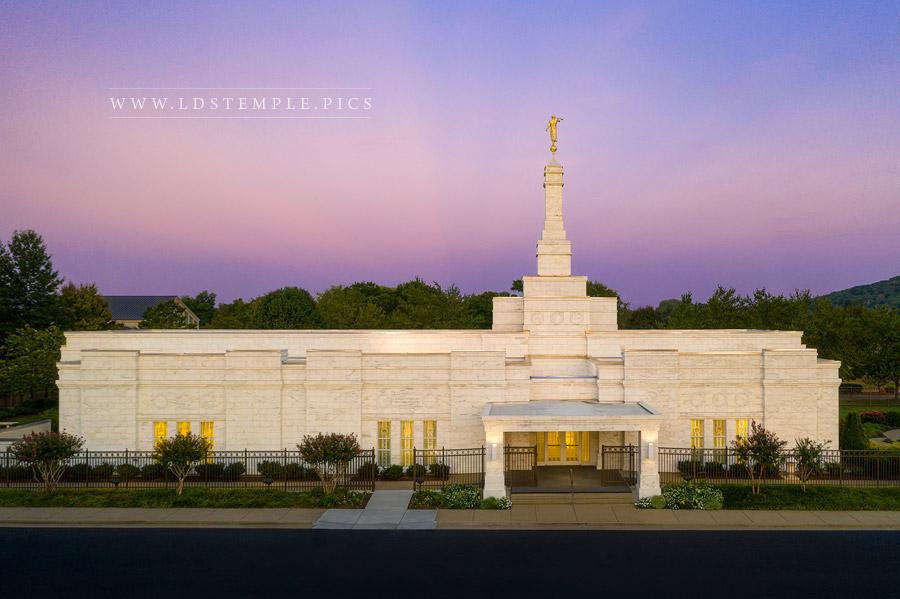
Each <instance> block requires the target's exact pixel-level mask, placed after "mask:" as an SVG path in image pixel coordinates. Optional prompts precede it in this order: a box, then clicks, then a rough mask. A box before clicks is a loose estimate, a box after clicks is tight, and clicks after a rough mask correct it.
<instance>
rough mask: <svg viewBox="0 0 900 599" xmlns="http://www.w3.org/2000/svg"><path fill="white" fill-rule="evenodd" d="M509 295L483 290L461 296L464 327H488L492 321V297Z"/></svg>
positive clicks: (507, 294) (507, 295)
mask: <svg viewBox="0 0 900 599" xmlns="http://www.w3.org/2000/svg"><path fill="white" fill-rule="evenodd" d="M495 297H509V293H507V292H505V291H504V292H501V293H498V292H496V291H485V292H484V293H474V294H472V295H467V296H465V297H464V298H463V317H464V324H465V325H466V327H465V328H471V329H489V328H491V326H492V325H493V323H494V298H495Z"/></svg>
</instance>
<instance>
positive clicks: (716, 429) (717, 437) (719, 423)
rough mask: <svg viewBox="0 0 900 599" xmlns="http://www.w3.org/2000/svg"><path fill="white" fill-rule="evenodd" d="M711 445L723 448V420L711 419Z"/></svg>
mask: <svg viewBox="0 0 900 599" xmlns="http://www.w3.org/2000/svg"><path fill="white" fill-rule="evenodd" d="M713 447H715V448H716V449H725V421H724V420H713Z"/></svg>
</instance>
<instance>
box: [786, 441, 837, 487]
mask: <svg viewBox="0 0 900 599" xmlns="http://www.w3.org/2000/svg"><path fill="white" fill-rule="evenodd" d="M795 443H796V445H795V446H794V455H795V456H796V459H797V474H798V475H799V476H800V488H801V489H802V490H803V492H804V493H806V481H808V480H809V479H810V478H812V477H813V476H816V475H817V474H821V473H822V452H823V451H825V447H826V446H827V445H828V444H829V443H831V441H814V440H812V439H810V438H809V437H804V438H803V439H797V440H796V442H795Z"/></svg>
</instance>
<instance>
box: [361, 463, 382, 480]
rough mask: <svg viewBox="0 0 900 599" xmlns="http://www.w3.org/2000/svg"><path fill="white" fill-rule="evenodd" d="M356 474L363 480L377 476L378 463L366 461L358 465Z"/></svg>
mask: <svg viewBox="0 0 900 599" xmlns="http://www.w3.org/2000/svg"><path fill="white" fill-rule="evenodd" d="M356 475H357V476H358V477H359V478H361V479H363V480H372V479H373V478H376V477H377V476H378V464H376V463H375V462H366V463H364V464H363V465H362V466H360V467H359V470H357V471H356Z"/></svg>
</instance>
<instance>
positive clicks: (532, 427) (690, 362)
mask: <svg viewBox="0 0 900 599" xmlns="http://www.w3.org/2000/svg"><path fill="white" fill-rule="evenodd" d="M562 191H563V167H562V166H561V165H560V164H558V163H557V162H556V161H555V160H552V161H551V162H550V163H549V164H547V165H546V166H545V167H544V203H545V216H544V228H543V231H542V233H541V238H540V240H539V241H538V243H537V275H535V276H526V277H523V284H524V293H523V296H522V297H498V298H495V299H494V319H493V329H492V330H409V331H396V330H358V331H347V330H286V331H271V330H166V331H152V330H137V331H100V332H72V333H66V344H65V346H64V347H63V348H62V357H61V361H60V362H59V383H58V384H59V391H60V427H61V428H62V429H65V430H67V431H69V432H72V433H76V434H79V435H82V436H84V438H85V439H86V446H87V448H89V449H94V450H120V449H126V448H128V449H141V450H147V449H151V448H152V447H153V444H154V441H155V439H158V438H161V437H166V436H171V435H173V434H175V433H176V432H184V431H188V430H190V431H192V432H194V433H196V434H202V435H203V436H205V437H208V438H209V439H210V440H211V441H212V443H213V447H214V449H216V450H243V449H251V450H253V449H258V450H268V449H279V448H283V447H293V446H294V444H296V443H297V442H299V441H300V440H301V438H302V437H303V435H304V434H307V433H317V432H348V433H349V432H352V433H356V434H357V435H358V437H359V439H360V444H361V445H362V446H363V447H375V448H376V450H377V457H378V461H379V462H380V464H381V465H387V464H407V463H408V462H409V460H410V458H411V453H412V451H411V450H412V448H413V447H415V448H418V449H435V448H441V447H446V448H470V447H482V446H485V447H487V448H488V450H487V452H486V454H487V457H486V459H485V490H484V494H485V496H502V495H504V494H505V493H506V492H507V482H506V481H505V480H504V459H503V452H504V448H505V447H506V446H535V447H536V456H537V458H536V459H537V461H538V464H539V465H547V466H551V465H579V466H584V465H591V466H597V467H598V468H599V463H600V456H601V448H602V447H603V446H604V445H605V446H622V445H628V444H634V445H636V446H637V447H639V448H640V449H639V456H640V457H639V471H640V473H639V475H638V476H637V477H636V478H637V484H636V487H637V492H638V494H639V495H640V496H642V497H643V496H648V495H653V494H657V493H659V476H658V465H657V448H659V447H661V446H662V447H694V448H703V447H708V448H724V447H726V446H728V445H730V443H731V441H732V440H733V439H734V438H735V436H736V435H738V434H742V433H744V432H745V431H746V430H747V428H748V423H749V422H751V421H756V422H759V423H761V424H763V425H764V426H765V427H766V428H767V429H770V430H773V431H774V432H776V433H777V434H778V435H779V436H780V437H781V438H782V439H787V440H790V441H793V439H795V438H797V437H811V438H813V439H818V440H831V441H833V442H835V443H836V440H837V438H838V385H839V383H840V379H839V377H838V366H839V363H838V362H834V361H830V360H822V359H819V358H818V357H817V355H816V351H815V350H814V349H811V348H807V347H805V346H804V345H803V343H802V342H801V333H800V332H795V331H757V330H619V328H618V326H617V312H616V307H617V306H616V298H610V297H588V296H587V293H586V286H587V277H584V276H573V275H572V273H571V255H572V245H571V242H570V241H569V240H568V238H567V237H566V230H565V227H564V223H563V210H562V208H563V197H562Z"/></svg>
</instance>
